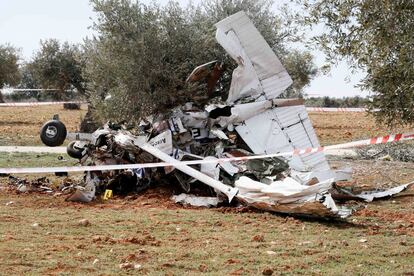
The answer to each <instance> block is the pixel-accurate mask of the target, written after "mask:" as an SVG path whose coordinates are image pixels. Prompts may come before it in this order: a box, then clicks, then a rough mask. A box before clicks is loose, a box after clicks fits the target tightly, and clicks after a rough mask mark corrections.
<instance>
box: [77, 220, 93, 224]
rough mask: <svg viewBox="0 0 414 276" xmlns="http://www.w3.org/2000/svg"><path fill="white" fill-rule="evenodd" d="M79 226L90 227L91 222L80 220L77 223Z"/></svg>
mask: <svg viewBox="0 0 414 276" xmlns="http://www.w3.org/2000/svg"><path fill="white" fill-rule="evenodd" d="M78 225H79V226H90V225H91V222H90V221H89V220H87V219H81V220H79V221H78Z"/></svg>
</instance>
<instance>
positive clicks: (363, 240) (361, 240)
mask: <svg viewBox="0 0 414 276" xmlns="http://www.w3.org/2000/svg"><path fill="white" fill-rule="evenodd" d="M367 241H368V240H367V239H360V240H359V242H360V243H365V242H367Z"/></svg>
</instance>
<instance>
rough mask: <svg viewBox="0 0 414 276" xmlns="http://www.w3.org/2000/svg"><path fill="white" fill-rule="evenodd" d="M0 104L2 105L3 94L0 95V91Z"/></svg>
mask: <svg viewBox="0 0 414 276" xmlns="http://www.w3.org/2000/svg"><path fill="white" fill-rule="evenodd" d="M0 103H4V99H3V94H1V91H0Z"/></svg>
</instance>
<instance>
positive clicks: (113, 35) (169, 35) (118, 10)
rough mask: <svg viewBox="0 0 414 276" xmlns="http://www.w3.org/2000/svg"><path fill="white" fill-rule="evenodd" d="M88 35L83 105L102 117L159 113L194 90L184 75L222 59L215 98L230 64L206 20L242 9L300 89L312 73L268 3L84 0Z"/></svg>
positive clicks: (126, 117)
mask: <svg viewBox="0 0 414 276" xmlns="http://www.w3.org/2000/svg"><path fill="white" fill-rule="evenodd" d="M91 2H92V4H93V7H94V10H95V12H96V13H97V20H96V22H94V25H93V29H94V30H95V32H96V35H95V37H93V38H92V39H89V40H87V41H86V43H85V53H86V55H87V57H88V59H87V63H86V78H87V79H88V89H89V90H90V91H91V97H90V99H91V102H92V103H93V106H94V107H95V108H96V110H97V114H98V115H99V116H100V118H102V119H112V120H132V121H136V120H138V119H139V118H140V117H141V116H145V115H148V114H150V113H152V112H158V111H164V110H166V109H167V108H170V107H174V106H176V105H178V104H182V103H184V102H186V101H191V100H192V99H194V96H195V95H196V94H197V93H199V91H198V89H196V88H195V87H193V86H191V85H188V84H187V83H186V82H185V80H186V78H187V76H188V74H189V73H190V72H191V71H192V70H193V69H194V68H195V67H196V66H198V65H200V64H203V63H205V62H208V61H211V60H219V61H220V62H222V64H223V68H224V73H223V77H222V78H221V79H220V81H219V83H218V85H217V87H216V91H215V92H216V95H221V96H222V97H223V98H224V97H225V96H226V94H227V92H228V87H229V84H230V79H231V72H232V70H233V69H234V68H235V66H236V64H235V63H234V62H233V61H232V60H231V58H229V57H228V56H227V54H226V53H225V51H224V50H223V49H222V48H221V46H220V45H218V44H217V42H216V40H215V36H214V35H215V27H214V23H216V22H218V21H220V20H221V19H224V18H225V17H227V16H229V15H232V14H234V13H236V12H238V11H241V10H244V11H246V12H247V14H248V15H249V16H250V18H252V20H253V21H254V24H255V25H256V26H257V28H258V29H259V31H260V32H261V33H262V34H263V36H264V38H265V39H266V41H267V42H268V43H269V45H270V46H271V47H272V49H273V50H274V51H275V52H276V53H277V55H278V56H279V57H280V58H281V59H282V62H284V63H286V66H287V70H288V71H289V73H290V74H291V75H292V76H293V77H294V85H293V89H294V90H296V91H297V92H296V94H300V92H301V90H302V89H303V87H304V86H306V85H307V84H308V83H309V81H310V79H311V78H312V77H313V76H314V75H315V73H316V70H315V68H314V65H313V62H312V57H311V55H310V54H309V53H304V52H299V51H291V50H290V49H289V48H288V46H287V45H288V42H289V41H290V40H291V39H294V38H295V35H296V32H295V30H294V29H293V28H289V27H288V26H286V25H287V24H285V23H286V22H284V21H283V20H282V19H281V18H280V17H279V16H277V15H276V14H275V12H273V11H272V10H273V8H272V3H273V1H269V0H259V1H254V0H213V1H203V2H201V3H200V4H198V5H194V4H191V3H190V4H189V5H188V6H186V7H182V6H181V5H180V4H179V3H178V1H170V2H169V3H168V4H167V5H165V6H161V5H158V4H156V3H152V4H150V5H146V4H143V3H141V2H140V1H129V0H119V1H114V0H92V1H91Z"/></svg>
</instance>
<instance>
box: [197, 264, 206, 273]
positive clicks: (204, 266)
mask: <svg viewBox="0 0 414 276" xmlns="http://www.w3.org/2000/svg"><path fill="white" fill-rule="evenodd" d="M207 268H208V267H207V265H205V264H201V265H200V266H199V267H198V270H199V271H200V272H206V271H207Z"/></svg>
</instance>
